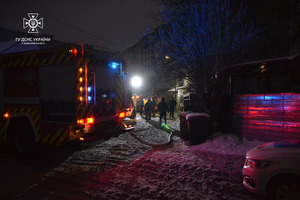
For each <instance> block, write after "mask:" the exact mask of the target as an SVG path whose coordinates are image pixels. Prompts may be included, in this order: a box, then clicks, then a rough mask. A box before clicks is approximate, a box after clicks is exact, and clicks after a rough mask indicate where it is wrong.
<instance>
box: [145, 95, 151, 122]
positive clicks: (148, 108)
mask: <svg viewBox="0 0 300 200" xmlns="http://www.w3.org/2000/svg"><path fill="white" fill-rule="evenodd" d="M151 111H152V105H151V99H150V98H149V99H148V102H147V103H146V104H145V113H146V120H151Z"/></svg>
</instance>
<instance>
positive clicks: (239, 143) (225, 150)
mask: <svg viewBox="0 0 300 200" xmlns="http://www.w3.org/2000/svg"><path fill="white" fill-rule="evenodd" d="M213 138H214V139H212V140H207V141H206V142H205V143H203V144H199V145H195V146H192V147H191V149H192V151H207V152H213V153H217V154H235V155H246V153H247V151H249V150H250V149H252V148H253V147H255V146H257V145H260V144H263V143H265V142H264V141H257V140H254V141H248V140H247V139H245V138H239V137H238V136H237V135H233V134H232V135H230V134H226V135H222V134H221V135H218V136H216V137H213Z"/></svg>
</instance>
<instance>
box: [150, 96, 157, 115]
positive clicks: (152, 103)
mask: <svg viewBox="0 0 300 200" xmlns="http://www.w3.org/2000/svg"><path fill="white" fill-rule="evenodd" d="M151 106H152V114H153V115H152V116H153V117H155V106H156V102H155V99H154V97H152V101H151Z"/></svg>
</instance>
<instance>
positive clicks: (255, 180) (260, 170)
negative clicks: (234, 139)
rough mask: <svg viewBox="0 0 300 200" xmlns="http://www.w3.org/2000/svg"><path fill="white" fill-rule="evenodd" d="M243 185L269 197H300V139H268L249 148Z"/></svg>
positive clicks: (244, 168) (266, 197)
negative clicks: (268, 141)
mask: <svg viewBox="0 0 300 200" xmlns="http://www.w3.org/2000/svg"><path fill="white" fill-rule="evenodd" d="M243 185H244V187H246V188H247V189H248V190H249V191H251V192H253V193H256V194H257V195H259V196H262V197H264V198H265V199H276V200H277V199H281V200H282V199H300V141H299V140H293V141H283V142H272V143H265V144H261V145H258V146H256V147H254V148H253V149H251V150H250V151H248V152H247V154H246V161H245V163H244V167H243Z"/></svg>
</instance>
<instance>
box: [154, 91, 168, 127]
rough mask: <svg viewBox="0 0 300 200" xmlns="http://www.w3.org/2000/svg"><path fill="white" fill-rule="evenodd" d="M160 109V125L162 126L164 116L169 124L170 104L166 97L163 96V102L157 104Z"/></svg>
mask: <svg viewBox="0 0 300 200" xmlns="http://www.w3.org/2000/svg"><path fill="white" fill-rule="evenodd" d="M157 108H158V111H159V126H161V120H162V118H165V124H167V112H169V109H168V104H167V103H166V102H165V97H162V98H161V102H160V103H159V104H158V105H157Z"/></svg>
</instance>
